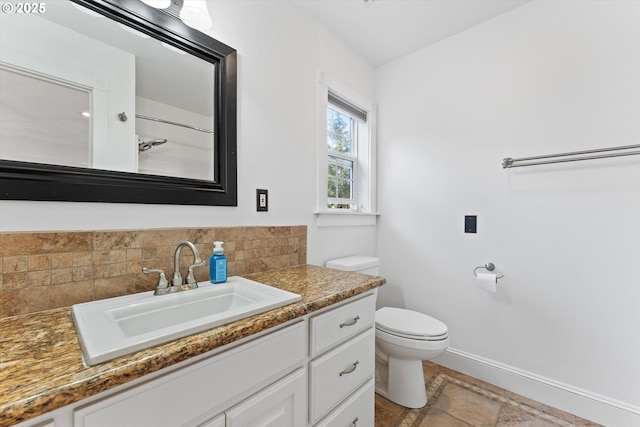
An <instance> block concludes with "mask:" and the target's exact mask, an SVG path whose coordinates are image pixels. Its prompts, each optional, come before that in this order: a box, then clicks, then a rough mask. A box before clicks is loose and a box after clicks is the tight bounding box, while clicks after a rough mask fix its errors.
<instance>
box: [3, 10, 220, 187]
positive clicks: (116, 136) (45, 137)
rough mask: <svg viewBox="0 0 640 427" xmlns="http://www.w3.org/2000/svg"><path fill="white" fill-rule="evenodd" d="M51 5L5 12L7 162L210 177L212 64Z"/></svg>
mask: <svg viewBox="0 0 640 427" xmlns="http://www.w3.org/2000/svg"><path fill="white" fill-rule="evenodd" d="M46 6H47V9H46V12H45V13H42V14H38V15H36V14H30V15H21V14H3V16H2V25H1V26H0V84H1V86H2V90H1V91H0V159H3V160H18V161H26V162H33V163H45V164H54V165H65V166H76V167H83V168H86V167H89V168H95V169H102V170H113V171H122V172H137V173H142V174H152V175H161V176H174V177H183V178H194V179H200V180H210V181H211V180H213V179H214V135H213V132H214V122H215V117H214V101H213V100H214V96H215V94H214V72H215V70H214V64H212V63H210V62H207V61H205V60H203V59H200V58H198V57H196V56H193V55H188V54H186V52H184V51H182V50H180V49H178V48H175V47H173V46H170V45H167V44H163V43H161V42H160V41H158V40H156V39H154V38H151V37H148V36H147V35H146V34H142V33H140V32H137V31H135V30H133V29H131V28H129V27H126V26H124V25H122V24H118V23H116V22H115V21H111V20H109V19H107V18H105V17H103V16H102V15H99V14H96V13H93V12H90V11H88V10H87V9H84V8H82V7H80V6H78V5H75V4H74V3H71V2H66V1H65V2H63V1H55V2H48V3H47V5H46ZM87 12H89V13H87ZM168 12H169V13H171V12H172V11H171V10H169V11H168Z"/></svg>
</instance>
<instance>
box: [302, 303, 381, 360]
mask: <svg viewBox="0 0 640 427" xmlns="http://www.w3.org/2000/svg"><path fill="white" fill-rule="evenodd" d="M375 315H376V296H375V295H369V296H368V297H365V298H362V299H359V300H357V301H354V302H352V303H349V304H345V305H343V306H342V307H338V308H335V309H333V310H330V311H328V312H326V313H322V314H318V315H317V316H313V317H311V319H310V326H309V328H310V340H309V345H310V353H311V357H315V356H317V355H318V354H321V353H322V352H324V351H327V350H328V349H330V348H331V347H333V346H334V345H336V344H338V343H340V342H342V341H344V340H345V339H347V338H349V337H352V336H354V335H356V334H358V333H359V332H362V331H364V330H365V329H367V328H368V327H370V326H371V325H373V323H374V321H375Z"/></svg>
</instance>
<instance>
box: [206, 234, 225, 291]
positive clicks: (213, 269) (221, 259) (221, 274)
mask: <svg viewBox="0 0 640 427" xmlns="http://www.w3.org/2000/svg"><path fill="white" fill-rule="evenodd" d="M223 244H224V242H213V255H211V258H210V259H209V279H210V281H211V283H216V284H217V283H224V282H226V281H227V256H226V255H225V254H224V249H222V245H223Z"/></svg>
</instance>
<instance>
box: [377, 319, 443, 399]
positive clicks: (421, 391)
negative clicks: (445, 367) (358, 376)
mask: <svg viewBox="0 0 640 427" xmlns="http://www.w3.org/2000/svg"><path fill="white" fill-rule="evenodd" d="M447 347H449V333H448V330H447V326H446V325H445V324H444V323H442V322H440V321H439V320H437V319H434V318H433V317H430V316H427V315H426V314H422V313H418V312H415V311H411V310H406V309H402V308H393V307H382V308H381V309H379V310H378V311H376V393H378V394H380V395H382V396H384V397H386V398H387V399H389V400H391V401H392V402H395V403H397V404H399V405H402V406H406V407H407V408H422V407H423V406H424V405H426V404H427V391H426V387H425V384H424V374H423V371H422V361H423V360H430V359H433V358H434V357H436V356H439V355H440V354H442V352H444V351H445V350H446V349H447Z"/></svg>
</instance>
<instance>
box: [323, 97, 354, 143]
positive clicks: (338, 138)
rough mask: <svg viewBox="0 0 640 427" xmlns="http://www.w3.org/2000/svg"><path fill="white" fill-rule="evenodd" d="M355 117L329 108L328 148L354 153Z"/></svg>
mask: <svg viewBox="0 0 640 427" xmlns="http://www.w3.org/2000/svg"><path fill="white" fill-rule="evenodd" d="M352 129H353V119H352V118H351V117H349V116H347V115H345V114H342V113H340V112H339V111H336V110H334V109H333V108H331V107H329V108H327V148H328V149H329V150H332V151H337V152H339V153H347V154H352V152H351V150H352V148H351V147H352V145H353V144H352V141H353V132H352Z"/></svg>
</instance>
